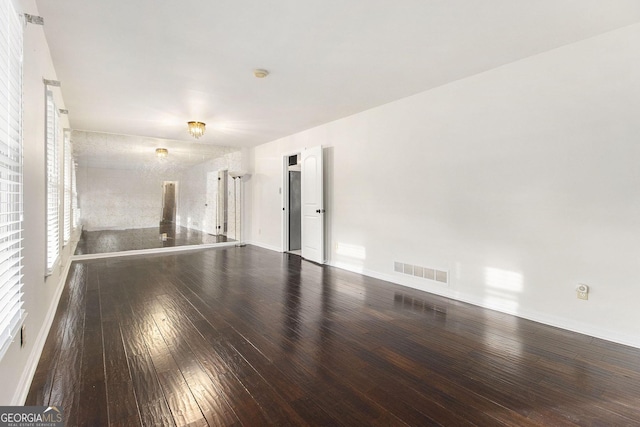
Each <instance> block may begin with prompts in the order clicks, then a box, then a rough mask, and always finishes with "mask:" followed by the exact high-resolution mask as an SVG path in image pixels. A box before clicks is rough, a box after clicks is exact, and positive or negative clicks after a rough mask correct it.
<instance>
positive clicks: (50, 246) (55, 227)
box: [47, 90, 60, 274]
mask: <svg viewBox="0 0 640 427" xmlns="http://www.w3.org/2000/svg"><path fill="white" fill-rule="evenodd" d="M59 118H60V116H59V113H58V109H57V108H56V103H55V101H54V99H53V93H51V91H49V90H47V274H51V272H52V271H53V267H54V265H55V263H56V261H57V260H58V255H59V254H60V218H59V211H60V195H59V190H58V188H59V186H60V170H59V169H60V166H59V161H58V134H59V129H58V126H59V124H58V123H59Z"/></svg>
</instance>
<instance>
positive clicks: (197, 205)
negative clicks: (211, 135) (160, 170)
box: [178, 151, 242, 238]
mask: <svg viewBox="0 0 640 427" xmlns="http://www.w3.org/2000/svg"><path fill="white" fill-rule="evenodd" d="M241 164H242V154H241V152H240V151H237V152H235V153H229V154H225V155H224V156H222V157H219V158H216V159H212V160H209V161H206V162H203V163H201V164H199V165H196V166H194V167H191V168H189V169H188V170H186V171H184V172H183V173H182V174H181V175H180V188H179V191H178V197H179V202H178V216H179V218H180V224H181V225H183V226H185V227H189V228H194V229H196V230H201V231H204V232H206V233H210V234H217V231H216V213H217V205H218V171H220V170H224V169H227V170H229V171H234V170H239V169H240V167H241ZM233 191H234V186H233V180H232V179H231V178H229V187H228V198H229V213H228V215H229V220H228V221H229V222H228V226H229V228H228V232H227V236H229V237H231V238H235V224H234V214H235V211H234V204H233ZM205 205H206V206H205Z"/></svg>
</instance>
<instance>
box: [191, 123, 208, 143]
mask: <svg viewBox="0 0 640 427" xmlns="http://www.w3.org/2000/svg"><path fill="white" fill-rule="evenodd" d="M187 125H188V126H189V133H190V134H191V136H193V137H194V138H195V139H198V138H200V137H201V136H202V135H204V127H205V124H204V123H202V122H187Z"/></svg>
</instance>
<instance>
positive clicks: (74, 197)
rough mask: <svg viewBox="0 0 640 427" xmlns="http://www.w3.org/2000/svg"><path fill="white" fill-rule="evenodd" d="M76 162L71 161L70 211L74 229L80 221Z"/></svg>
mask: <svg viewBox="0 0 640 427" xmlns="http://www.w3.org/2000/svg"><path fill="white" fill-rule="evenodd" d="M76 168H77V165H76V162H74V161H73V159H72V161H71V213H72V215H73V218H72V221H73V223H72V224H71V225H72V226H73V229H74V230H75V229H76V228H77V227H78V222H79V221H80V210H79V209H78V190H77V187H76Z"/></svg>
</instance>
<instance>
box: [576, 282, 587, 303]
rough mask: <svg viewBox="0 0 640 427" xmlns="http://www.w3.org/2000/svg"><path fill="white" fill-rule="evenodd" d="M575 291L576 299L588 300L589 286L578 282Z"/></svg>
mask: <svg viewBox="0 0 640 427" xmlns="http://www.w3.org/2000/svg"><path fill="white" fill-rule="evenodd" d="M576 293H577V294H578V299H584V300H588V299H589V286H587V285H585V284H582V283H579V284H578V286H576Z"/></svg>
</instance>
